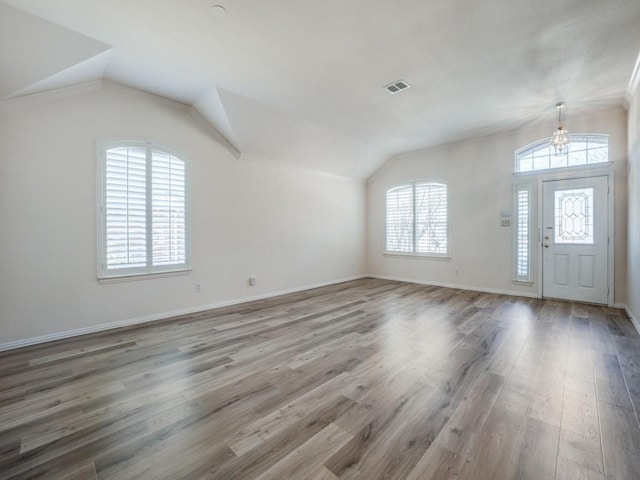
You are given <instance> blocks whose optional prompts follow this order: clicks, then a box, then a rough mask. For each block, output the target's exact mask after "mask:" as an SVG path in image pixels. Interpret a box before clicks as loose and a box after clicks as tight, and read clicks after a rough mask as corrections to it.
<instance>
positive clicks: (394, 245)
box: [386, 185, 413, 252]
mask: <svg viewBox="0 0 640 480" xmlns="http://www.w3.org/2000/svg"><path fill="white" fill-rule="evenodd" d="M386 215H387V220H386V223H387V225H386V227H387V228H386V249H387V251H389V252H412V251H413V185H403V186H400V187H396V188H392V189H391V190H388V191H387V208H386Z"/></svg>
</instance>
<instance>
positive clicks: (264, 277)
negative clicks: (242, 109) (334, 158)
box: [0, 82, 366, 345]
mask: <svg viewBox="0 0 640 480" xmlns="http://www.w3.org/2000/svg"><path fill="white" fill-rule="evenodd" d="M44 97H45V99H46V98H48V97H47V95H45V96H44ZM49 100H50V101H44V100H43V101H37V100H33V99H27V100H25V101H21V102H18V103H19V105H18V106H16V105H15V104H14V103H15V102H14V103H12V104H10V105H9V107H7V105H6V104H5V105H3V106H1V107H0V219H2V227H1V229H0V252H1V260H0V269H1V271H0V345H3V344H4V345H6V344H9V343H12V342H13V343H15V342H17V341H20V340H24V339H31V338H35V337H39V336H44V335H50V334H54V333H60V332H66V331H71V330H76V329H86V328H92V327H95V326H97V325H102V324H106V323H111V322H120V321H125V320H130V319H136V318H139V317H145V316H155V315H160V314H163V313H166V312H174V311H179V310H189V309H191V310H193V309H196V308H198V307H205V306H207V305H211V304H215V303H220V302H228V301H233V300H238V299H243V298H249V297H256V296H261V295H266V294H269V293H274V292H280V291H284V290H290V289H297V288H302V287H305V286H311V285H316V284H321V283H325V282H332V281H336V280H339V279H344V278H350V277H353V276H357V275H361V274H363V273H365V272H366V268H365V261H366V258H365V254H364V252H365V241H366V238H365V222H366V218H365V216H366V215H365V211H366V205H365V203H366V191H365V186H364V185H363V184H361V183H358V182H354V181H349V180H344V179H338V178H332V177H328V176H326V175H322V174H316V173H313V172H309V171H304V170H300V169H294V168H291V167H285V166H278V164H261V163H256V162H249V161H245V160H238V159H237V158H235V157H234V156H233V155H231V154H230V153H229V151H228V150H227V149H225V148H224V147H223V146H222V144H221V143H220V142H217V141H216V140H214V137H215V132H212V131H211V130H209V129H208V127H207V125H205V124H203V123H200V122H199V121H197V120H196V119H195V118H193V117H192V116H191V115H189V113H188V110H187V108H186V107H185V106H184V105H181V104H177V103H173V102H170V101H168V100H164V99H160V98H158V97H154V96H151V95H147V94H144V93H141V92H138V91H136V90H132V89H129V88H126V87H122V86H119V85H116V84H111V83H108V82H106V83H104V84H103V87H102V88H100V89H97V90H95V91H92V92H88V93H86V92H85V93H83V94H80V95H75V96H70V97H67V98H62V99H57V100H51V99H49ZM120 136H131V137H134V138H143V139H150V140H153V141H156V142H158V143H161V144H162V145H165V146H167V147H170V148H172V149H174V150H176V151H177V152H180V153H181V154H182V155H183V156H184V158H185V159H187V160H188V162H189V163H190V168H191V204H192V232H193V243H192V247H193V259H192V266H193V271H192V272H191V274H189V275H185V276H175V277H169V278H156V279H146V280H139V281H132V282H121V283H113V284H99V283H98V282H97V280H96V142H97V141H99V140H100V139H103V138H109V137H120ZM250 275H254V276H255V277H256V278H257V285H256V286H254V287H249V286H248V284H247V278H248V277H249V276H250ZM196 283H199V284H201V286H202V291H201V293H195V288H194V287H195V284H196Z"/></svg>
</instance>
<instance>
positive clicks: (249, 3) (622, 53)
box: [0, 0, 640, 179]
mask: <svg viewBox="0 0 640 480" xmlns="http://www.w3.org/2000/svg"><path fill="white" fill-rule="evenodd" d="M214 5H219V6H221V7H223V8H220V7H216V8H212V6H214ZM225 11H226V13H225ZM639 26H640V1H638V0H607V1H603V0H555V1H550V0H535V1H532V0H486V1H477V0H454V1H448V2H447V1H441V0H395V1H393V2H389V1H387V0H384V1H383V0H349V1H345V0H323V1H307V0H276V1H264V0H109V1H104V0H101V1H98V0H47V1H43V0H3V1H1V2H0V66H1V69H0V99H8V98H13V97H18V96H23V95H27V94H31V93H36V92H41V91H45V90H50V89H54V88H60V87H64V86H69V85H74V84H78V83H82V82H87V81H91V80H96V79H107V80H112V81H115V82H119V83H123V84H125V85H129V86H132V87H135V88H139V89H141V90H144V91H148V92H151V93H154V94H157V95H161V96H164V97H167V98H171V99H173V100H176V101H179V102H182V103H185V104H187V105H191V106H193V108H194V109H196V110H197V111H198V112H200V113H201V114H202V116H204V117H205V118H206V119H207V120H208V121H209V122H211V123H212V124H213V125H214V127H215V128H216V129H217V130H218V131H219V132H220V133H222V135H224V136H225V137H226V138H227V139H228V141H229V142H230V143H231V144H232V145H234V146H235V148H236V149H237V150H238V152H239V153H240V154H241V155H244V156H246V157H248V158H251V157H253V158H262V159H268V160H276V161H283V162H290V163H292V164H295V165H297V166H302V167H306V168H312V169H316V170H322V171H325V172H329V173H333V174H336V175H341V176H346V177H351V178H358V179H364V178H367V177H368V176H370V175H371V174H372V173H373V172H375V171H376V170H377V169H378V168H379V167H380V166H381V165H382V164H383V163H384V162H385V161H386V160H387V159H388V158H389V157H391V156H393V155H395V154H398V153H402V152H406V151H410V150H415V149H419V148H423V147H428V146H433V145H437V144H442V143H447V142H452V141H456V140H460V139H464V138H468V137H471V136H477V135H482V134H486V133H491V132H494V131H497V130H501V129H511V128H516V127H518V126H522V125H524V124H525V123H527V122H530V121H532V120H533V119H540V118H548V119H549V122H550V124H553V122H554V118H555V110H554V108H553V105H554V104H555V102H557V101H559V100H563V101H565V102H566V104H567V109H566V118H567V121H569V119H570V116H571V114H572V113H573V114H575V113H576V112H584V111H588V110H590V109H591V110H593V109H600V108H604V107H608V106H612V105H622V103H623V100H624V97H625V92H626V90H627V87H628V84H629V81H630V78H631V76H632V72H633V70H634V65H635V63H636V60H637V58H638V53H639V51H640V27H639ZM400 79H402V80H405V81H406V82H407V83H408V84H409V85H410V88H408V89H406V90H404V91H402V92H401V93H397V94H395V95H391V94H389V93H388V92H387V91H386V90H385V89H384V88H383V87H384V86H385V85H387V84H389V83H392V82H395V81H397V80H400Z"/></svg>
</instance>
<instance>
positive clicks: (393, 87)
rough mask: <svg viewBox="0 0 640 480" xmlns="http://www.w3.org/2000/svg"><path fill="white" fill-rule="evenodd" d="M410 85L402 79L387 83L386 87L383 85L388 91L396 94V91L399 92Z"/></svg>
mask: <svg viewBox="0 0 640 480" xmlns="http://www.w3.org/2000/svg"><path fill="white" fill-rule="evenodd" d="M409 87H410V85H409V84H408V83H407V82H405V81H404V80H398V81H397V82H394V83H390V84H389V85H387V86H386V87H384V88H385V89H386V90H387V91H388V92H389V93H391V94H392V95H393V94H396V93H398V92H401V91H402V90H406V89H407V88H409Z"/></svg>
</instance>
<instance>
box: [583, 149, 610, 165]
mask: <svg viewBox="0 0 640 480" xmlns="http://www.w3.org/2000/svg"><path fill="white" fill-rule="evenodd" d="M588 155H589V163H603V162H607V161H609V159H608V155H609V152H608V149H607V147H596V148H590V149H589V153H588Z"/></svg>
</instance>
